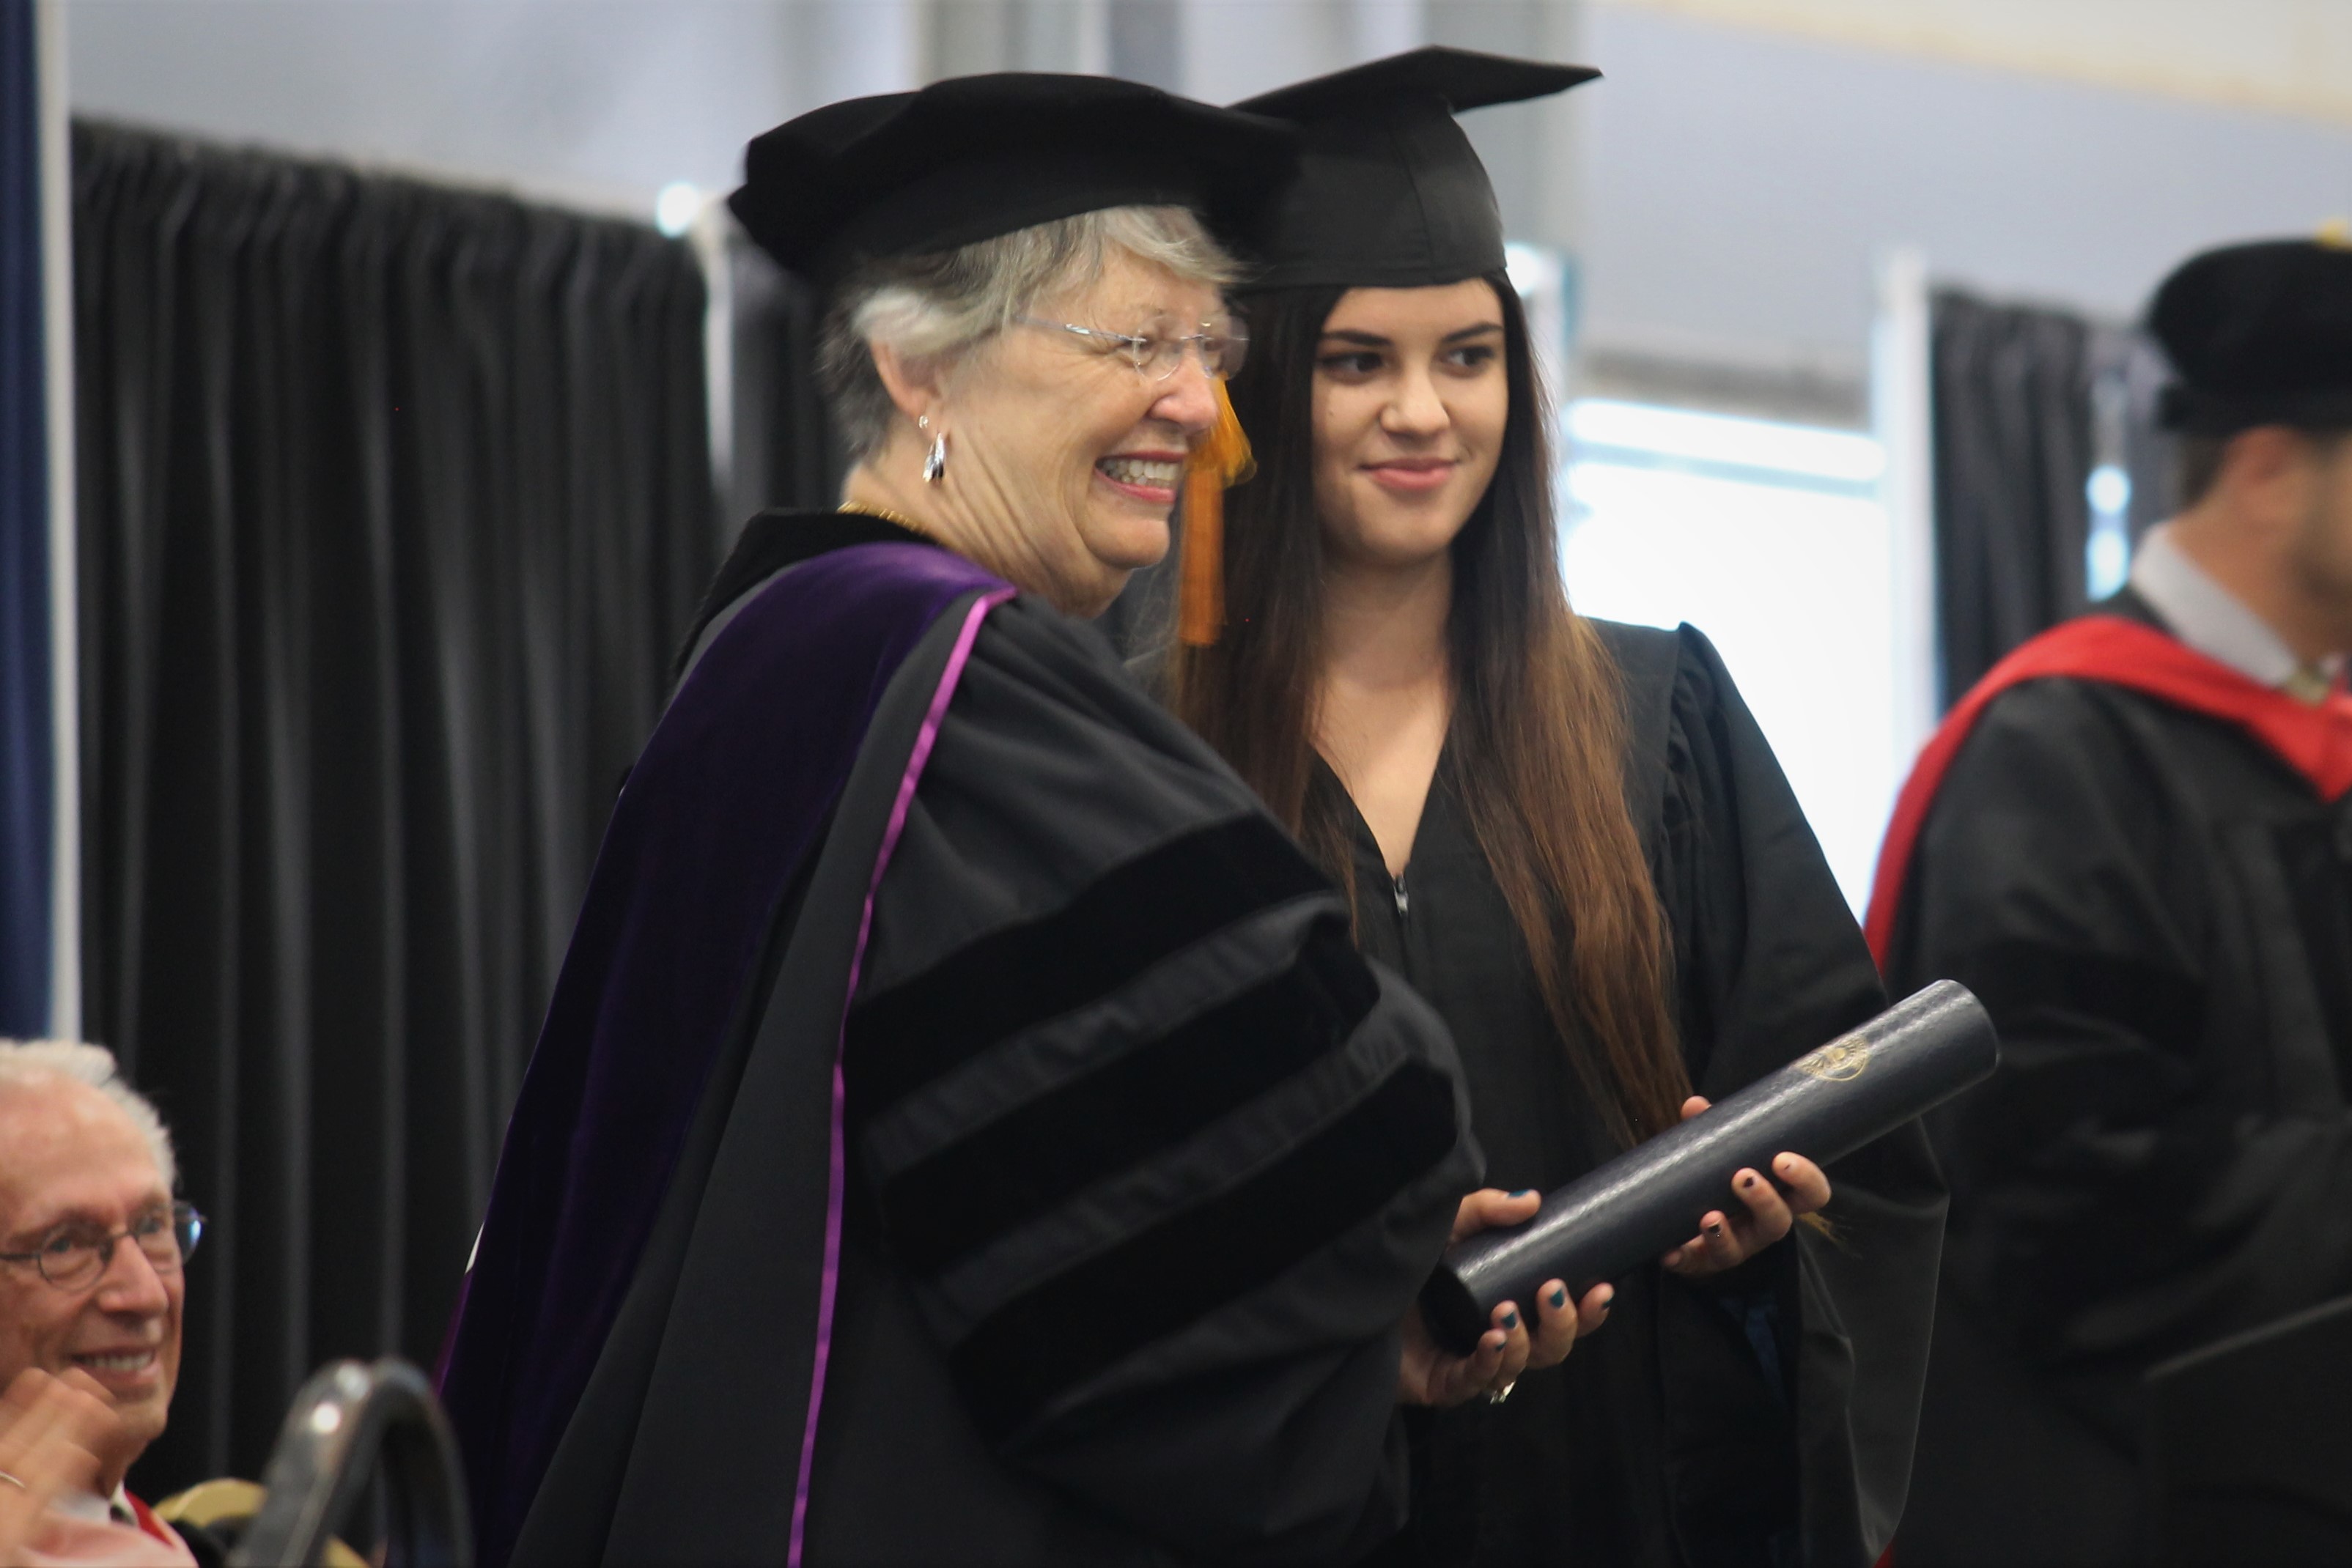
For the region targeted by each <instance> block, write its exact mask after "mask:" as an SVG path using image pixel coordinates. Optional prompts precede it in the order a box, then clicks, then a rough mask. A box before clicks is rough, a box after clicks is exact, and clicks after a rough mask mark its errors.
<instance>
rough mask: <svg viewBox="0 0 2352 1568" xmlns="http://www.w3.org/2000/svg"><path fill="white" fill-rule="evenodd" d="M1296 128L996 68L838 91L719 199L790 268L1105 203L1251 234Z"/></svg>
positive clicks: (815, 269)
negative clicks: (878, 91)
mask: <svg viewBox="0 0 2352 1568" xmlns="http://www.w3.org/2000/svg"><path fill="white" fill-rule="evenodd" d="M1296 141H1297V132H1296V131H1293V130H1292V129H1291V128H1290V127H1288V126H1286V125H1283V124H1281V123H1279V122H1277V121H1274V120H1262V119H1258V118H1255V117H1254V116H1251V115H1247V114H1240V113H1236V112H1234V110H1229V109H1219V108H1216V107H1215V106H1214V105H1212V104H1205V103H1196V102H1194V101H1192V99H1184V98H1178V97H1176V96H1175V95H1174V94H1172V93H1166V92H1162V91H1160V89H1158V88H1152V87H1146V86H1144V85H1142V84H1141V83H1139V82H1130V81H1119V80H1116V79H1114V78H1109V77H1089V76H1055V75H1045V74H1040V73H1034V72H1024V71H1001V72H996V73H993V74H991V75H986V76H970V77H956V78H950V80H947V81H941V82H934V83H933V84H931V85H930V86H929V87H927V88H924V89H921V90H920V91H919V92H894V93H885V94H882V95H881V96H879V97H875V98H856V99H845V100H844V101H842V102H840V103H831V104H827V105H825V106H824V108H823V109H818V110H811V111H810V112H809V113H807V114H803V115H802V116H800V117H799V118H798V119H796V120H787V121H785V122H784V123H783V124H782V125H780V126H778V127H776V128H775V129H774V130H773V131H769V132H767V133H766V134H765V135H762V136H761V137H759V138H758V139H757V140H755V141H752V143H751V146H750V147H749V148H748V149H746V151H745V152H744V155H743V184H742V187H741V188H740V190H738V191H737V192H736V193H734V195H732V196H731V197H730V198H729V200H728V205H729V206H730V207H732V208H733V209H734V212H735V215H736V216H737V217H738V218H739V219H740V220H741V221H742V224H743V226H744V228H745V229H746V230H748V231H749V232H750V233H751V237H752V238H753V239H755V240H757V241H758V242H759V243H760V245H761V246H762V247H763V248H764V249H766V250H767V252H768V253H769V254H770V255H771V256H774V257H775V258H776V259H777V260H778V261H780V262H782V264H783V265H784V266H786V267H790V268H792V269H793V271H795V272H799V273H802V274H804V275H806V276H808V277H814V278H816V279H817V280H818V281H820V282H822V283H825V284H830V283H832V282H834V281H835V280H836V279H838V277H840V276H841V275H842V274H843V272H845V270H846V269H847V268H848V267H851V266H853V265H855V264H856V262H858V261H859V260H861V259H866V258H873V257H880V256H911V255H925V254H929V253H931V252H935V251H942V250H951V249H954V248H955V247H956V246H964V245H970V244H972V243H973V242H974V241H977V240H983V239H989V238H992V237H993V236H995V235H1003V234H1010V233H1012V232H1013V230H1015V229H1023V228H1027V227H1029V226H1031V225H1034V224H1042V223H1047V222H1051V221H1052V220H1054V219H1055V218H1066V217H1074V216H1076V214H1080V213H1088V212H1094V211H1097V210H1098V209H1101V208H1104V207H1118V206H1129V205H1144V206H1181V207H1189V208H1191V209H1192V211H1194V212H1196V213H1198V214H1201V215H1202V217H1203V218H1205V219H1207V220H1208V222H1209V224H1210V225H1211V227H1212V228H1213V229H1214V230H1215V231H1216V232H1217V233H1218V234H1219V235H1220V236H1221V237H1223V238H1225V239H1226V240H1228V241H1240V240H1244V239H1246V237H1247V233H1246V231H1247V229H1248V226H1249V225H1250V223H1251V221H1252V220H1253V219H1254V218H1255V215H1256V214H1257V213H1258V212H1259V210H1260V208H1261V206H1262V204H1263V202H1264V199H1265V195H1266V193H1268V191H1269V190H1270V189H1271V188H1272V186H1273V185H1274V184H1275V183H1276V182H1278V181H1279V180H1280V179H1281V178H1282V177H1283V176H1284V175H1285V174H1286V173H1287V172H1289V169H1290V165H1291V162H1292V158H1293V147H1294V144H1295V142H1296Z"/></svg>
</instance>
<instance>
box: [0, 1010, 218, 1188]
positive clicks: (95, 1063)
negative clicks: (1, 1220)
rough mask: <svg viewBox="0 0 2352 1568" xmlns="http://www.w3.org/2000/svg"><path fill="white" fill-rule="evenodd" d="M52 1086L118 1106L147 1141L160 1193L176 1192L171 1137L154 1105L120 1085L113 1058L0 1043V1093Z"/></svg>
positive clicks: (73, 1046)
mask: <svg viewBox="0 0 2352 1568" xmlns="http://www.w3.org/2000/svg"><path fill="white" fill-rule="evenodd" d="M58 1082H71V1083H86V1084H88V1085H89V1087H91V1088H92V1089H95V1090H97V1091H98V1092H100V1094H103V1095H105V1096H106V1097H107V1098H108V1099H109V1100H111V1101H113V1102H114V1103H115V1104H116V1105H118V1106H120V1107H121V1110H122V1113H123V1114H124V1115H126V1116H128V1117H130V1118H131V1125H132V1126H134V1127H136V1128H138V1129H139V1135H140V1136H141V1137H142V1138H144V1139H146V1140H147V1147H148V1150H149V1152H150V1153H152V1155H154V1156H155V1174H156V1175H158V1176H162V1177H163V1186H164V1190H166V1191H168V1192H177V1191H178V1190H179V1187H180V1162H179V1159H178V1156H176V1155H173V1152H172V1134H171V1133H170V1131H169V1130H167V1129H166V1128H165V1127H164V1125H163V1117H162V1116H160V1115H158V1114H157V1113H156V1111H155V1107H154V1105H153V1104H152V1103H150V1102H149V1100H148V1099H147V1097H146V1096H145V1095H143V1094H142V1093H140V1092H139V1091H137V1090H136V1089H133V1088H132V1087H131V1085H130V1084H129V1083H128V1082H125V1081H124V1079H123V1076H122V1069H121V1066H120V1065H119V1064H118V1063H117V1062H116V1061H115V1060H114V1052H112V1051H109V1050H107V1049H106V1048H105V1047H104V1046H102V1045H84V1044H82V1043H80V1042H79V1041H78V1040H0V1092H5V1091H6V1090H9V1089H35V1088H39V1087H41V1086H43V1085H45V1084H50V1083H58Z"/></svg>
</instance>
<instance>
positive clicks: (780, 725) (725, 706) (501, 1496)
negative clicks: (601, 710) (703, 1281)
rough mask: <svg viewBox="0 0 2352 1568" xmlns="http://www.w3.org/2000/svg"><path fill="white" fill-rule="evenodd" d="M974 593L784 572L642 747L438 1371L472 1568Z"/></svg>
mask: <svg viewBox="0 0 2352 1568" xmlns="http://www.w3.org/2000/svg"><path fill="white" fill-rule="evenodd" d="M973 591H982V592H991V593H1003V592H1005V591H1008V590H1007V588H1006V585H1005V584H1004V583H1003V580H1000V579H997V578H995V577H992V576H991V575H989V574H988V573H987V572H985V571H982V570H981V569H980V568H978V567H976V566H974V565H972V564H971V562H969V561H965V560H963V559H960V558H958V557H956V556H952V555H950V554H948V553H947V552H946V551H944V550H940V549H932V548H930V547H929V546H923V545H908V544H871V545H857V546H852V547H850V548H847V549H839V550H835V551H832V552H830V553H828V554H825V555H822V556H818V557H815V558H814V559H810V560H807V561H804V562H803V563H802V564H800V565H798V566H796V567H794V568H793V569H792V570H789V571H786V572H784V573H782V575H780V576H779V577H778V578H777V579H776V580H774V581H773V582H772V583H770V584H769V585H768V586H767V587H766V588H764V589H762V590H761V591H760V592H759V593H758V594H757V595H756V596H755V597H754V598H753V599H752V600H751V601H750V602H749V603H747V604H746V605H745V606H744V608H743V610H742V611H741V612H740V613H739V614H738V615H737V616H736V617H735V619H734V621H733V622H730V624H729V625H728V626H727V628H726V629H725V630H724V631H722V632H720V633H719V635H718V636H717V637H716V638H714V639H712V641H711V644H710V646H709V649H708V650H706V651H705V653H704V654H703V657H702V661H701V663H700V664H698V665H696V667H695V669H694V671H693V672H692V674H689V675H688V678H687V680H686V681H685V683H684V684H683V685H681V686H680V688H679V690H678V692H677V696H676V697H675V698H674V699H673V700H672V702H671V704H670V706H669V708H668V710H667V712H666V713H665V714H664V715H663V716H662V719H661V722H660V723H659V725H657V726H656V728H655V730H654V734H653V736H652V737H651V738H650V739H648V740H647V742H646V747H645V750H644V752H643V753H642V754H641V755H640V756H639V758H638V760H637V765H636V767H635V769H634V770H633V771H632V772H631V774H630V778H629V783H628V787H627V788H626V789H625V790H624V791H623V793H622V796H621V799H620V800H619V801H618V802H617V803H616V804H615V805H614V812H613V821H612V823H611V825H610V826H609V827H608V828H607V829H606V831H605V835H604V846H603V848H602V850H601V851H600V852H599V853H598V856H597V862H596V868H595V871H594V872H593V874H592V875H591V877H590V881H589V886H588V893H587V897H586V899H585V900H584V902H583V905H582V908H581V913H580V918H579V921H578V924H577V925H576V926H575V927H574V929H573V933H572V946H571V948H570V950H569V951H568V952H567V953H566V955H565V957H564V962H563V968H562V973H561V975H560V976H559V977H558V978H557V981H556V986H555V993H554V996H553V998H552V999H551V1002H550V1004H549V1007H548V1014H547V1021H546V1023H545V1025H544V1026H543V1027H542V1029H541V1035H540V1040H539V1045H538V1049H537V1050H536V1051H535V1052H534V1053H533V1055H532V1058H531V1062H530V1068H529V1069H528V1071H526V1073H525V1075H524V1079H523V1084H522V1091H521V1093H520V1096H519V1097H518V1099H517V1102H516V1106H515V1110H514V1113H513V1115H512V1117H511V1118H510V1119H509V1123H508V1126H507V1135H506V1143H505V1147H504V1150H503V1151H502V1153H501V1154H500V1155H499V1169H498V1172H497V1174H496V1176H495V1177H494V1178H493V1182H492V1186H491V1192H490V1201H489V1206H488V1215H487V1217H486V1218H485V1220H484V1223H483V1228H482V1235H481V1239H480V1243H479V1250H478V1256H477V1259H476V1260H475V1266H474V1268H473V1269H472V1270H470V1271H469V1273H468V1275H467V1281H466V1284H465V1289H464V1293H463V1295H462V1296H461V1298H460V1301H459V1304H458V1309H457V1320H456V1322H454V1323H453V1325H452V1328H451V1331H450V1334H449V1339H448V1348H447V1351H446V1356H445V1360H444V1363H443V1367H442V1375H441V1378H440V1383H441V1388H442V1396H443V1399H444V1402H445V1404H446V1406H447V1407H448V1411H449V1416H450V1420H451V1422H452V1425H453V1426H454V1427H456V1429H457V1436H458V1438H459V1440H460V1444H461V1448H462V1451H463V1453H464V1456H465V1463H466V1469H467V1482H468V1488H469V1490H470V1491H471V1492H472V1494H473V1501H474V1505H475V1518H476V1521H477V1523H478V1529H479V1530H480V1531H481V1541H480V1545H481V1557H482V1560H483V1561H484V1562H486V1563H502V1562H504V1561H505V1560H506V1559H507V1557H508V1556H509V1553H510V1552H511V1550H512V1547H513V1543H514V1541H515V1538H516V1534H517V1532H518V1531H520V1528H521V1525H522V1521H523V1518H524V1516H525V1514H526V1513H527V1512H528V1511H529V1510H530V1503H531V1500H532V1499H533V1497H534V1496H535V1495H536V1493H537V1491H538V1490H539V1487H540V1484H541V1480H542V1479H543V1478H544V1476H545V1474H546V1470H547V1466H548V1464H549V1462H550V1460H551V1458H552V1457H553V1455H554V1452H555V1448H556V1444H557V1442H558V1441H559V1439H560V1438H561V1437H562V1433H563V1430H564V1427H566V1425H567V1424H568V1423H569V1422H570V1420H571V1416H572V1410H573V1409H574V1408H575V1407H576V1406H577V1405H578V1403H579V1399H580V1396H581V1393H582V1391H583V1389H584V1388H585V1387H586V1386H587V1382H588V1378H589V1375H590V1374H591V1373H592V1372H593V1370H594V1367H595V1364H596V1362H597V1359H598V1357H599V1356H600V1355H601V1354H602V1352H603V1349H604V1342H605V1339H606V1338H607V1336H608V1335H609V1333H610V1332H611V1329H612V1324H613V1322H614V1318H615V1317H616V1316H617V1315H618V1313H619V1311H620V1308H621V1304H622V1302H623V1301H624V1300H625V1298H626V1296H627V1292H628V1288H629V1284H630V1281H631V1280H632V1278H633V1277H634V1275H635V1268H636V1262H637V1259H638V1257H639V1256H640V1254H641V1253H642V1252H643V1250H644V1247H645V1244H646V1240H647V1239H648V1238H649V1237H650V1236H651V1234H652V1229H653V1225H654V1222H655V1219H656V1217H657V1215H658V1213H659V1210H660V1207H661V1203H662V1198H663V1196H664V1194H665V1192H666V1191H667V1186H668V1179H669V1176H670V1172H671V1168H672V1166H674V1164H675V1162H676V1159H677V1153H678V1150H679V1148H680V1146H681V1145H682V1144H683V1142H684V1138H685V1134H686V1130H687V1128H688V1125H689V1124H691V1123H692V1121H693V1119H694V1114H695V1110H696V1107H697V1105H698V1103H699V1102H700V1099H701V1092H702V1088H703V1084H704V1082H705V1080H706V1078H707V1076H708V1074H709V1066H710V1063H711V1061H712V1060H713V1059H714V1057H715V1056H716V1054H717V1051H718V1049H719V1044H720V1043H721V1042H722V1041H723V1040H725V1039H726V1038H727V1035H728V1030H729V1029H730V1025H731V1024H733V1023H734V1022H735V1020H736V1019H737V1018H738V1016H739V1010H740V1008H741V1007H742V1006H743V1005H745V1004H746V1003H747V1000H751V999H750V998H746V997H745V992H746V990H747V988H748V987H749V986H750V984H751V981H752V980H753V978H754V977H755V976H756V974H757V972H758V966H759V959H760V956H761V952H762V950H763V947H764V945H765V940H766V936H767V933H768V931H769V930H770V928H771V926H772V925H773V922H774V919H775V915H776V912H777V910H778V909H779V908H780V907H781V905H782V899H783V897H784V894H785V893H786V891H787V890H788V889H789V888H790V887H791V885H792V883H793V878H794V876H795V875H796V874H797V873H798V871H799V869H800V867H801V865H802V864H803V861H804V860H805V859H806V857H807V856H808V855H809V854H811V853H813V852H814V851H815V849H816V848H817V847H818V845H819V843H820V842H821V839H820V836H819V830H820V829H821V828H822V827H823V825H824V821H825V820H826V814H827V812H828V810H830V808H831V806H832V804H833V801H834V800H835V797H836V796H837V795H838V793H839V791H840V789H842V787H843V785H844V784H845V782H846V780H847V779H848V777H849V774H850V770H851V768H852V767H853V765H854V764H855V762H856V758H857V755H858V753H859V751H860V749H861V748H862V747H863V745H864V743H865V740H866V731H867V729H868V728H869V727H870V726H871V723H872V720H873V716H874V711H875V708H876V706H877V704H878V703H879V702H880V700H881V697H882V694H883V692H884V690H885V689H886V688H887V686H888V685H889V684H890V680H891V677H892V676H893V675H895V674H897V673H898V668H899V666H900V665H901V664H903V663H904V661H905V659H906V657H907V655H908V653H911V652H913V650H914V648H915V647H916V645H917V644H918V643H920V642H921V640H922V639H923V637H924V635H925V634H926V633H928V632H929V630H930V629H931V627H932V625H933V624H934V623H935V622H937V620H938V619H939V617H940V614H941V613H942V612H945V611H946V610H947V609H948V608H949V606H950V605H951V604H953V603H954V602H955V601H957V600H958V599H960V598H962V597H963V596H965V595H966V594H969V593H971V592H973ZM966 652H967V653H968V650H966Z"/></svg>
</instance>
